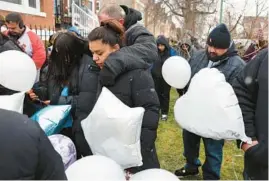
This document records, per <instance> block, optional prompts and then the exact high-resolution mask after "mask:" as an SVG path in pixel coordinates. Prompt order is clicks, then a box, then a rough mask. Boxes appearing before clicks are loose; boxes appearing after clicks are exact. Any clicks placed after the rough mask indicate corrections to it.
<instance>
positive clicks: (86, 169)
mask: <svg viewBox="0 0 269 181" xmlns="http://www.w3.org/2000/svg"><path fill="white" fill-rule="evenodd" d="M65 173H66V176H67V179H68V180H89V181H90V180H94V181H104V180H111V181H126V180H125V174H124V171H123V170H122V169H121V167H120V166H119V165H118V164H117V163H116V162H115V161H113V160H111V159H109V158H107V157H104V156H97V155H94V156H87V157H83V158H82V159H80V160H78V161H76V162H75V163H74V164H72V165H71V166H69V167H68V169H67V170H66V171H65Z"/></svg>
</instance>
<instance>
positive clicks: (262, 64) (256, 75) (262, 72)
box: [233, 49, 268, 180]
mask: <svg viewBox="0 0 269 181" xmlns="http://www.w3.org/2000/svg"><path fill="white" fill-rule="evenodd" d="M233 87H234V91H235V93H236V95H237V98H238V101H239V105H240V108H241V110H242V114H243V119H244V125H245V132H246V135H247V136H249V137H251V138H252V140H258V142H259V144H257V145H256V146H253V147H251V148H249V149H248V150H247V151H246V153H245V165H246V168H245V169H246V172H247V174H248V175H249V177H250V178H251V180H252V179H253V180H268V49H265V50H262V51H260V52H259V53H258V54H257V56H256V57H255V58H254V59H253V60H251V61H250V62H249V63H248V64H247V65H246V67H245V68H244V69H243V71H242V72H241V73H240V74H239V76H238V77H237V78H236V80H235V82H234V84H233Z"/></svg>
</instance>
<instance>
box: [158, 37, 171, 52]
mask: <svg viewBox="0 0 269 181" xmlns="http://www.w3.org/2000/svg"><path fill="white" fill-rule="evenodd" d="M156 43H157V45H159V44H161V45H164V46H165V47H166V49H167V50H169V48H170V45H169V42H168V40H167V39H166V38H165V37H164V36H159V37H158V38H157V41H156Z"/></svg>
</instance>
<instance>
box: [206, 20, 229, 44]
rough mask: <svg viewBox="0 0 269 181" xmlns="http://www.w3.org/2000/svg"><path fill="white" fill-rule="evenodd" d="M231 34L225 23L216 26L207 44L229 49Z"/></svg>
mask: <svg viewBox="0 0 269 181" xmlns="http://www.w3.org/2000/svg"><path fill="white" fill-rule="evenodd" d="M230 43H231V35H230V32H229V30H228V28H227V26H226V25H225V24H220V25H218V26H217V27H216V28H214V29H213V30H212V31H211V32H210V34H209V35H208V38H207V44H208V45H209V46H213V47H216V48H221V49H227V48H229V47H230Z"/></svg>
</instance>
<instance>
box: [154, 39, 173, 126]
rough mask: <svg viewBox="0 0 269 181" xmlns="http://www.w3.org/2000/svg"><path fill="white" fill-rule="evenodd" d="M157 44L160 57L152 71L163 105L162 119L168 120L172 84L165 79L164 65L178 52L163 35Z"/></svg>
mask: <svg viewBox="0 0 269 181" xmlns="http://www.w3.org/2000/svg"><path fill="white" fill-rule="evenodd" d="M157 46H158V55H159V59H158V60H156V61H155V62H154V64H153V67H152V70H151V71H152V77H153V79H154V82H155V89H156V91H157V93H158V97H159V101H160V105H161V115H162V116H161V119H162V120H163V121H166V120H167V119H168V112H169V101H170V89H171V86H170V85H168V84H167V83H166V82H165V80H164V79H163V76H162V66H163V64H164V62H165V61H166V60H167V59H168V58H169V57H171V56H176V55H178V53H177V51H176V50H175V49H173V48H172V47H171V46H170V45H169V41H168V40H167V39H166V38H165V37H164V36H162V35H161V36H159V37H158V38H157Z"/></svg>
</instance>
